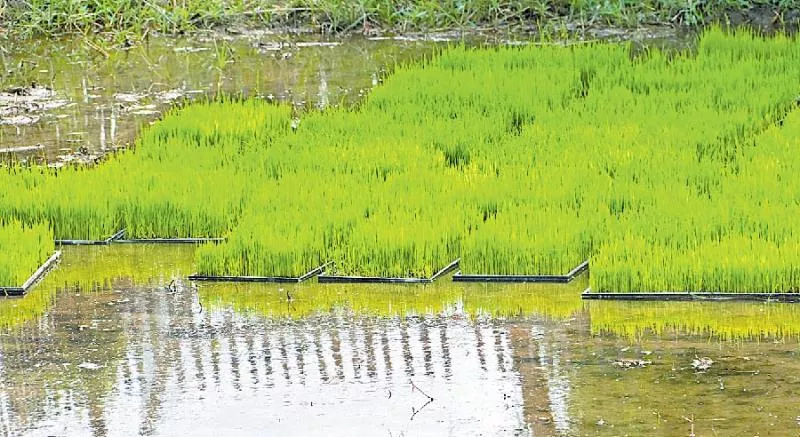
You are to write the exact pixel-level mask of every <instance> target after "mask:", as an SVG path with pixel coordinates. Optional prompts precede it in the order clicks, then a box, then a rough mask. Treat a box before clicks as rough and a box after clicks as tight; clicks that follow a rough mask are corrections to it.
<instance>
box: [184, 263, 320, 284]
mask: <svg viewBox="0 0 800 437" xmlns="http://www.w3.org/2000/svg"><path fill="white" fill-rule="evenodd" d="M327 266H328V264H323V265H321V266H319V267H317V268H315V269H314V270H311V271H309V272H308V273H306V274H304V275H303V276H298V277H290V276H206V275H198V274H196V273H195V274H194V275H190V276H189V280H190V281H202V282H272V283H278V284H296V283H300V282H305V281H307V280H309V279H311V278H313V277H315V276H319V275H320V274H322V272H324V271H325V268H326V267H327Z"/></svg>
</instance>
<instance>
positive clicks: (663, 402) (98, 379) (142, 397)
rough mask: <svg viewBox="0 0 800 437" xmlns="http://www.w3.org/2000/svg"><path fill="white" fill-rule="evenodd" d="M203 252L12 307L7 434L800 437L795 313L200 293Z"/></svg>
mask: <svg viewBox="0 0 800 437" xmlns="http://www.w3.org/2000/svg"><path fill="white" fill-rule="evenodd" d="M193 250H194V249H193V248H192V247H164V246H147V245H119V246H110V247H87V248H66V250H65V253H64V260H63V262H62V264H61V265H60V266H59V268H58V270H56V271H54V272H53V273H52V274H51V275H50V276H49V277H48V278H47V279H46V280H45V281H44V282H43V283H42V284H40V285H39V286H38V287H37V288H36V289H35V290H34V291H33V292H32V293H31V294H30V295H29V296H27V297H25V298H24V299H22V300H19V299H16V300H13V299H9V300H3V301H0V321H2V323H3V325H4V328H3V330H2V332H3V334H2V336H0V356H1V357H2V359H1V360H0V404H1V405H2V409H1V410H2V413H3V414H2V415H0V430H1V431H2V434H5V435H32V436H40V435H41V436H48V435H69V436H76V435H77V436H80V435H87V436H89V435H92V436H116V435H120V436H123V435H164V436H168V435H182V434H184V433H185V432H187V430H190V429H191V430H193V434H197V435H209V436H212V435H264V434H265V432H266V433H268V434H269V435H311V436H314V435H319V436H330V435H343V436H344V435H347V436H352V435H393V436H399V435H405V436H441V435H489V436H529V435H565V436H572V435H689V434H690V433H691V432H694V433H695V435H756V434H757V435H786V434H787V433H789V434H792V433H796V432H797V431H798V430H800V426H799V425H798V416H800V411H798V408H797V406H796V403H794V402H791V400H792V399H794V398H796V395H797V394H798V390H800V377H798V376H797V375H798V374H800V373H798V370H800V369H798V367H800V365H798V359H797V358H798V357H797V353H798V347H797V335H796V332H797V331H795V330H789V329H788V327H793V326H797V324H795V323H794V322H793V321H794V320H796V317H798V315H799V314H800V307H796V306H793V305H787V304H768V305H765V304H741V303H739V304H728V303H700V304H691V303H690V304H684V303H676V304H675V306H666V305H665V304H657V305H651V304H641V303H637V304H615V303H608V302H591V303H585V302H583V301H581V300H580V296H579V293H580V291H581V290H582V289H583V287H585V286H586V278H585V277H584V278H581V279H579V280H578V281H577V283H575V284H571V285H568V286H542V285H506V286H499V285H475V284H455V283H452V282H447V281H445V282H442V283H439V284H436V285H434V286H427V287H426V286H421V287H410V286H375V285H367V286H361V285H357V286H351V285H341V284H314V283H311V284H305V285H294V286H283V285H277V284H268V285H231V284H217V285H201V286H197V285H195V284H192V283H191V282H189V281H187V280H185V277H186V276H187V275H188V274H189V273H191V272H192V270H193V266H192V259H193ZM675 312H680V313H683V314H684V315H685V319H686V320H690V321H691V323H689V324H686V323H675V322H674V321H673V320H674V319H673V318H672V314H674V313H675ZM644 314H646V315H647V320H649V323H643V320H645V319H644V317H645V316H644ZM709 314H717V315H720V316H717V317H709V316H708V315H709ZM749 323H752V326H758V329H757V331H758V332H747V331H745V330H742V329H741V326H744V324H749ZM698 358H708V359H710V360H711V361H713V364H711V365H710V367H709V368H708V369H706V370H702V369H698V368H695V367H693V361H695V360H696V359H698ZM640 366H641V367H640ZM431 398H432V400H431Z"/></svg>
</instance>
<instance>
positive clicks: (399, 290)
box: [198, 282, 585, 320]
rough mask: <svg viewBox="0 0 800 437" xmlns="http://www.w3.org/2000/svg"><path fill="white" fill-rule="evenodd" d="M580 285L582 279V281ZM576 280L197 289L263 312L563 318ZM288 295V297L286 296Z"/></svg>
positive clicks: (574, 305) (573, 306)
mask: <svg viewBox="0 0 800 437" xmlns="http://www.w3.org/2000/svg"><path fill="white" fill-rule="evenodd" d="M584 285H585V284H584ZM579 289H580V286H579V285H568V286H567V285H550V284H548V285H544V284H511V285H496V284H457V283H452V282H441V283H437V284H434V285H426V286H422V287H418V286H408V285H386V284H381V285H359V286H357V287H354V286H352V285H344V284H316V283H307V284H300V285H291V284H286V285H283V284H280V285H277V284H212V285H207V286H203V287H202V288H200V290H199V291H198V293H199V295H200V301H201V302H202V303H203V306H204V307H207V308H210V309H225V308H233V309H235V310H236V311H237V312H239V313H243V314H256V315H261V316H266V317H268V318H275V319H281V318H291V319H298V318H303V317H308V316H312V315H315V314H324V313H334V314H344V315H360V316H375V317H397V316H400V317H405V316H409V315H429V314H430V315H439V316H446V317H456V318H457V317H480V316H490V317H516V316H523V317H525V316H541V317H546V318H550V319H556V320H561V319H566V318H569V317H571V316H573V315H575V314H576V313H577V312H579V311H580V310H581V309H582V308H583V302H582V301H581V298H580V293H579V291H580V290H579ZM290 299H291V300H290Z"/></svg>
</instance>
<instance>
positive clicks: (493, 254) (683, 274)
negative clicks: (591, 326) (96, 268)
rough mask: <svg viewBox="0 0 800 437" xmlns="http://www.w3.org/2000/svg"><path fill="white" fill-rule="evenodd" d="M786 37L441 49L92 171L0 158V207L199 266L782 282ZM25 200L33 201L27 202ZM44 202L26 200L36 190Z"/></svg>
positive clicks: (193, 109) (251, 104) (198, 120)
mask: <svg viewBox="0 0 800 437" xmlns="http://www.w3.org/2000/svg"><path fill="white" fill-rule="evenodd" d="M798 94H800V45H798V44H797V41H796V39H793V38H788V37H785V36H782V35H778V36H776V37H774V38H763V37H759V36H755V35H754V34H752V33H750V32H746V31H737V32H734V33H726V32H723V31H721V30H719V29H710V30H708V31H706V32H705V33H704V34H703V35H702V36H701V37H700V38H699V40H698V42H697V46H696V50H695V51H692V52H680V53H674V52H672V53H665V52H662V51H660V50H656V49H653V50H649V51H645V52H643V53H638V54H637V56H635V57H633V56H632V55H631V50H630V47H629V45H627V44H601V43H595V44H585V45H580V46H571V47H555V46H535V47H534V46H530V47H497V48H492V49H474V48H466V47H463V46H454V47H450V48H448V49H446V50H443V51H441V52H440V53H438V54H436V55H435V56H434V57H433V58H432V59H429V60H426V61H424V62H420V63H409V64H401V65H396V66H394V73H393V75H392V76H391V77H389V78H388V79H387V80H386V81H385V84H384V85H382V86H379V87H377V88H376V89H375V90H373V92H372V93H371V94H370V95H369V96H368V98H366V100H365V101H363V102H362V103H361V105H359V106H358V107H356V108H331V109H326V110H324V111H311V112H308V113H305V114H304V115H303V116H302V118H301V119H299V122H297V121H293V117H294V116H295V115H294V114H293V112H292V109H291V108H290V107H288V106H278V105H272V104H269V103H266V102H263V101H259V100H248V101H238V100H236V99H223V100H221V101H218V102H213V103H212V102H206V103H200V104H196V105H192V106H189V107H186V108H183V109H180V110H176V111H174V112H173V113H172V114H169V116H167V117H166V118H165V119H164V120H163V121H161V122H159V123H157V124H156V125H155V126H153V127H151V128H148V129H146V130H145V132H144V133H143V135H142V137H141V138H139V140H138V141H137V142H136V144H135V148H134V149H133V150H129V151H126V152H122V153H120V154H118V155H117V156H114V157H113V158H111V159H109V161H108V162H106V163H104V164H102V165H100V166H98V167H97V168H93V169H82V168H77V167H74V168H73V167H70V168H65V169H61V170H58V171H55V170H46V169H40V168H34V167H21V166H11V167H9V168H7V169H5V170H3V171H0V188H2V190H0V218H3V219H6V220H19V221H21V222H23V223H29V224H30V223H48V224H49V225H50V227H51V228H52V230H53V232H54V234H55V235H56V236H57V237H58V238H81V239H83V238H92V239H97V238H103V237H105V236H107V235H110V234H111V233H112V232H113V231H115V230H116V229H119V228H122V227H125V228H127V230H128V235H129V236H132V237H165V238H168V237H217V236H226V237H228V240H227V241H226V242H225V243H222V244H219V245H208V246H206V247H203V248H202V249H201V250H199V251H198V267H199V271H200V273H204V274H214V275H220V274H233V275H263V276H298V275H301V274H303V273H305V272H307V271H308V270H310V269H312V268H314V267H317V266H318V265H320V264H321V263H323V262H326V261H334V262H335V263H336V267H335V273H337V274H345V275H367V276H414V277H428V276H430V275H431V274H433V273H434V272H436V271H437V270H439V269H440V268H442V267H443V266H445V265H446V264H448V263H449V262H451V261H452V260H453V259H455V258H457V257H460V258H461V259H462V264H461V268H462V271H463V272H464V273H474V274H564V273H566V272H567V271H569V270H570V269H572V268H573V267H575V266H576V265H577V264H579V263H580V262H582V261H583V260H585V259H587V258H588V259H589V260H590V263H591V264H590V269H591V287H592V288H593V289H595V290H597V291H800V267H798V266H800V262H799V261H800V260H799V259H798V256H797V253H800V251H798V250H797V249H798V245H799V244H800V235H799V234H798V232H797V230H796V226H795V225H794V221H793V217H794V216H796V213H797V211H798V205H800V197H799V196H798V193H797V191H796V188H795V187H797V186H800V181H798V176H797V175H796V172H795V171H794V169H796V168H797V164H798V163H797V162H796V161H797V159H798V158H797V157H796V155H797V154H796V153H795V151H796V149H797V147H798V146H800V143H798V141H799V140H798V138H800V111H797V110H796V108H797V105H798V103H797V97H798ZM32 199H37V201H36V202H33V201H32ZM39 199H44V200H45V201H39Z"/></svg>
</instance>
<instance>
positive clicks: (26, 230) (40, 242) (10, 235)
mask: <svg viewBox="0 0 800 437" xmlns="http://www.w3.org/2000/svg"><path fill="white" fill-rule="evenodd" d="M54 250H55V246H54V244H53V234H52V233H51V232H50V230H49V229H48V227H47V226H45V225H36V224H34V225H22V224H20V223H19V222H18V221H14V220H12V221H9V222H3V221H0V287H21V286H22V284H23V283H25V281H26V280H28V278H29V277H30V276H31V275H32V274H33V272H35V271H36V269H38V268H39V266H40V265H42V263H44V262H45V261H47V259H48V258H50V256H51V255H53V251H54Z"/></svg>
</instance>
